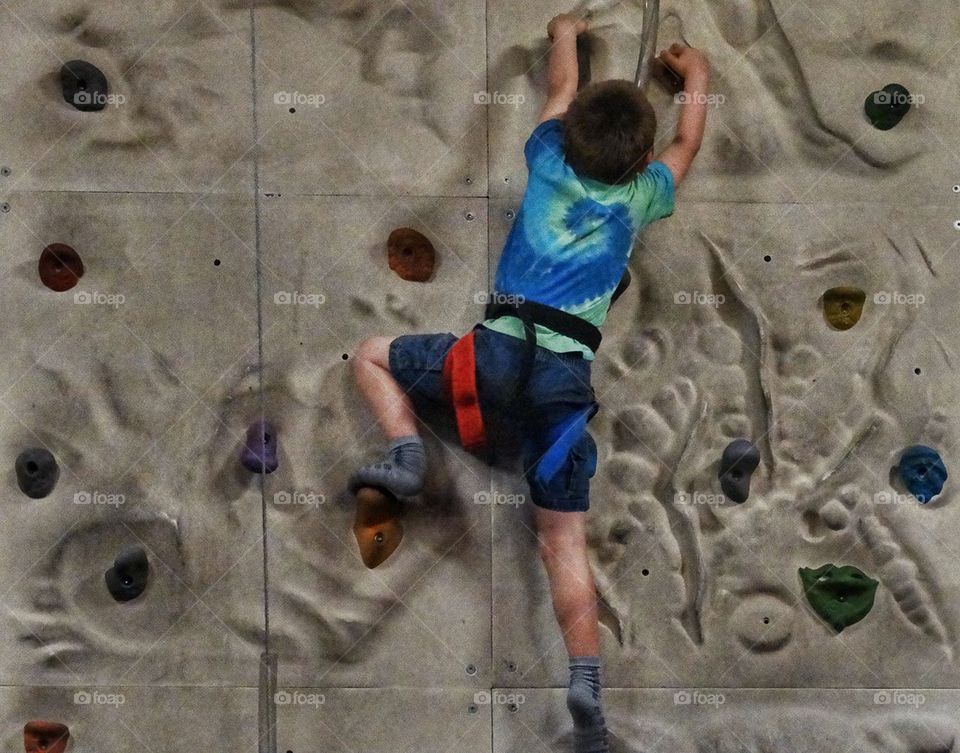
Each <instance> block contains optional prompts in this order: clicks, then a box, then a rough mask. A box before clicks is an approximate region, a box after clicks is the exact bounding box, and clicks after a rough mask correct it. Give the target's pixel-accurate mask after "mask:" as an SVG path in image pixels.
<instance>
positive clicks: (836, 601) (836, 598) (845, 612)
mask: <svg viewBox="0 0 960 753" xmlns="http://www.w3.org/2000/svg"><path fill="white" fill-rule="evenodd" d="M800 581H801V583H803V592H804V594H805V595H806V597H807V601H808V602H809V603H810V606H811V607H812V608H813V611H814V612H816V613H817V614H818V615H820V616H821V617H822V618H823V619H824V620H825V621H826V622H827V623H828V624H829V625H830V626H831V627H832V628H833V629H834V630H836V631H837V632H838V633H839V632H841V631H843V629H844V628H846V627H849V626H850V625H853V624H855V623H857V622H860V620H862V619H863V618H864V617H866V616H867V615H868V614H869V613H870V610H871V609H873V600H874V596H875V595H876V593H877V586H878V585H879V584H878V583H877V581H875V580H874V579H873V578H870V577H868V576H867V575H866V574H865V573H863V572H862V571H861V570H858V569H857V568H855V567H853V566H852V565H845V566H843V567H837V566H836V565H824V566H823V567H819V568H817V569H816V570H811V569H810V568H806V567H801V568H800Z"/></svg>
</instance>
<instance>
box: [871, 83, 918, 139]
mask: <svg viewBox="0 0 960 753" xmlns="http://www.w3.org/2000/svg"><path fill="white" fill-rule="evenodd" d="M863 110H864V112H865V113H866V114H867V119H868V120H869V121H870V123H871V124H872V125H873V127H874V128H877V129H879V130H881V131H889V130H890V129H891V128H893V127H894V126H895V125H897V123H899V122H900V121H901V120H903V117H904V116H905V115H906V114H907V113H908V112H909V111H910V92H909V91H908V90H907V88H906V87H905V86H902V85H900V84H887V85H886V86H885V87H883V89H881V90H880V91H875V92H871V93H870V96H869V97H867V100H866V102H864V103H863Z"/></svg>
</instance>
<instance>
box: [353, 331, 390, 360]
mask: <svg viewBox="0 0 960 753" xmlns="http://www.w3.org/2000/svg"><path fill="white" fill-rule="evenodd" d="M391 342H393V338H392V337H382V336H377V337H368V338H367V339H366V340H363V341H361V343H360V344H359V345H358V346H357V349H356V351H355V352H354V354H353V363H354V367H356V366H357V365H358V364H361V363H373V364H376V365H377V366H383V367H384V368H388V367H389V365H390V343H391Z"/></svg>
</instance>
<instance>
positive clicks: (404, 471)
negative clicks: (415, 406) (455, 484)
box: [349, 434, 427, 497]
mask: <svg viewBox="0 0 960 753" xmlns="http://www.w3.org/2000/svg"><path fill="white" fill-rule="evenodd" d="M426 475H427V453H426V450H425V449H424V447H423V440H422V439H420V436H419V435H417V434H410V435H408V436H406V437H400V438H399V439H394V440H393V441H392V442H391V443H390V446H389V447H388V448H387V452H386V454H385V455H384V456H383V458H382V459H381V460H380V461H379V462H376V463H371V464H370V465H365V466H363V467H362V468H359V469H358V470H357V471H356V473H354V474H353V476H351V477H350V482H349V487H350V491H351V492H356V491H357V489H359V488H360V487H363V486H374V487H377V488H380V489H386V490H387V491H388V492H390V493H391V494H393V495H394V496H395V497H413V496H415V495H416V494H419V493H420V490H421V489H423V480H424V478H425V477H426Z"/></svg>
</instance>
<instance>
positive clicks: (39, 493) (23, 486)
mask: <svg viewBox="0 0 960 753" xmlns="http://www.w3.org/2000/svg"><path fill="white" fill-rule="evenodd" d="M14 469H15V470H16V473H17V486H19V487H20V491H22V492H23V493H24V494H26V495H27V496H28V497H30V498H31V499H42V498H43V497H46V496H47V495H48V494H50V492H52V491H53V487H55V486H56V485H57V479H59V478H60V468H59V467H58V466H57V459H56V458H55V457H54V456H53V453H51V452H50V451H49V450H45V449H44V448H42V447H34V448H31V449H29V450H24V451H23V452H21V453H20V454H19V455H17V460H16V462H15V463H14Z"/></svg>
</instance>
